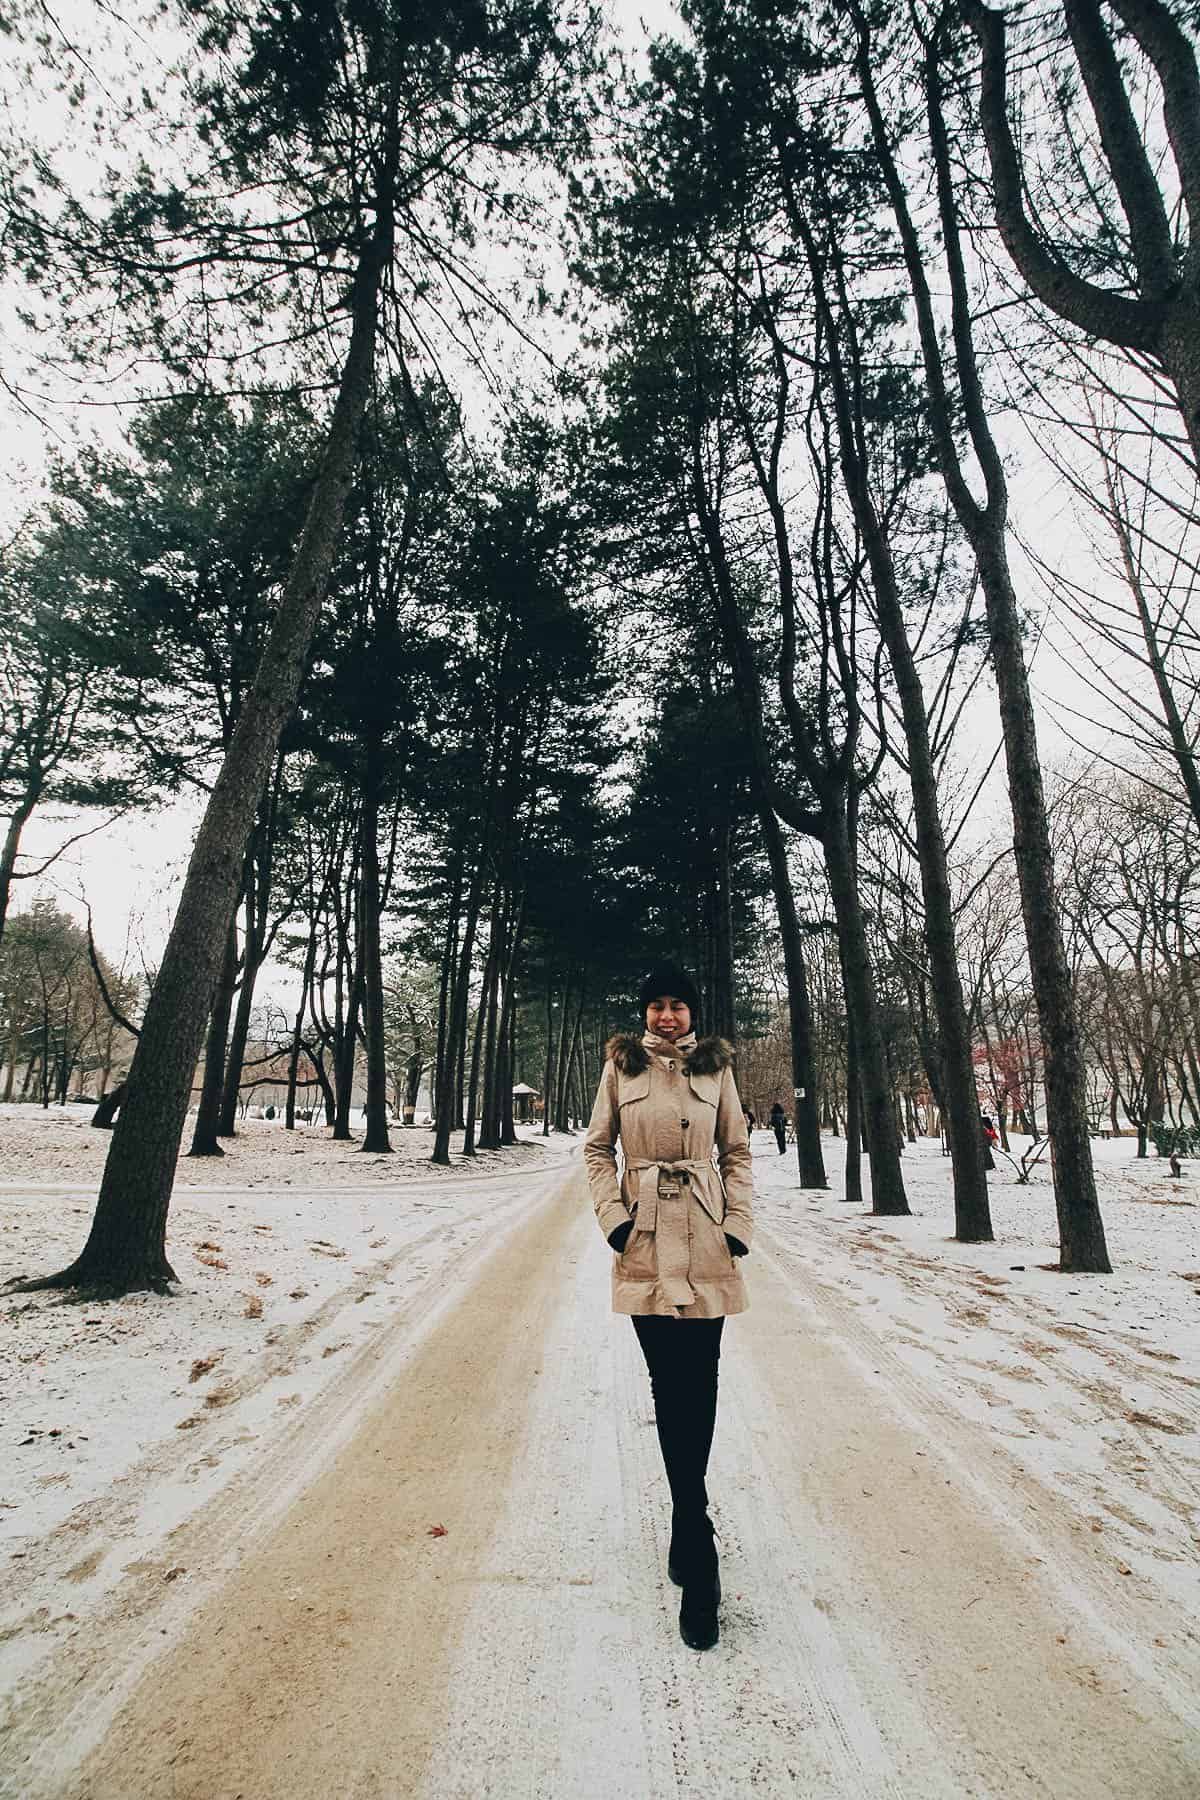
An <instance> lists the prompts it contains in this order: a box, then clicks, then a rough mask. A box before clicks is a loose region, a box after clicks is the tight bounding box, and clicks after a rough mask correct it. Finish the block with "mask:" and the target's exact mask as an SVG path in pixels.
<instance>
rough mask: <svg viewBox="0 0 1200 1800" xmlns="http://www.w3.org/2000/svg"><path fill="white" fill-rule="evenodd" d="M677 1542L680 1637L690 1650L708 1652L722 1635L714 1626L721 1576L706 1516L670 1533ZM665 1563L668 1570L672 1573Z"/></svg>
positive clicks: (708, 1520)
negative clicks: (680, 1593) (680, 1586)
mask: <svg viewBox="0 0 1200 1800" xmlns="http://www.w3.org/2000/svg"><path fill="white" fill-rule="evenodd" d="M671 1537H672V1542H673V1544H674V1543H676V1540H677V1539H678V1542H677V1552H678V1555H677V1560H676V1562H675V1568H676V1570H677V1572H678V1573H677V1575H674V1576H672V1579H673V1580H675V1579H678V1576H680V1575H681V1576H682V1577H683V1579H682V1583H681V1585H682V1588H683V1597H682V1599H681V1601H680V1605H679V1635H680V1637H681V1638H682V1639H683V1641H684V1643H685V1644H686V1645H687V1647H688V1649H689V1650H711V1649H712V1647H713V1645H714V1644H715V1643H716V1642H717V1639H718V1638H719V1637H720V1635H721V1631H720V1627H719V1625H718V1624H717V1608H718V1606H719V1605H720V1604H721V1573H720V1566H719V1564H718V1562H717V1546H716V1545H715V1544H714V1542H713V1527H712V1520H711V1519H710V1518H709V1517H708V1514H707V1513H703V1514H701V1516H700V1517H699V1518H698V1519H694V1520H690V1521H688V1523H687V1525H686V1527H685V1528H684V1530H683V1531H682V1532H679V1530H678V1527H676V1529H674V1530H673V1531H672V1533H671ZM671 1567H672V1565H671V1562H670V1561H668V1564H667V1570H668V1573H670V1571H671Z"/></svg>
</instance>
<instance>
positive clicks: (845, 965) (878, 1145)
mask: <svg viewBox="0 0 1200 1800" xmlns="http://www.w3.org/2000/svg"><path fill="white" fill-rule="evenodd" d="M822 816H823V821H824V835H823V839H822V842H823V846H824V851H825V867H826V870H827V872H828V875H829V888H830V894H831V897H832V899H833V910H834V916H835V917H836V919H837V930H838V952H839V955H840V957H841V964H842V982H843V987H844V990H845V995H846V1011H847V1013H848V1014H849V1015H850V1016H851V1018H852V1019H853V1022H854V1043H855V1048H856V1050H857V1056H858V1069H859V1087H860V1089H861V1102H862V1108H863V1114H864V1123H865V1126H866V1136H867V1154H868V1158H869V1161H870V1165H871V1211H872V1212H873V1213H878V1214H880V1215H883V1216H885V1217H889V1218H895V1217H900V1216H901V1215H903V1214H906V1213H907V1212H908V1210H909V1207H908V1200H907V1198H906V1196H905V1192H904V1176H903V1175H902V1173H901V1170H900V1151H899V1146H898V1144H897V1142H896V1126H895V1120H894V1117H893V1114H892V1096H891V1085H890V1083H889V1081H888V1072H887V1056H886V1052H885V1049H884V1041H883V1027H882V1025H881V1024H880V1020H879V1008H878V1007H877V1005H876V1003H875V982H874V977H873V975H872V971H871V962H870V951H869V949H868V946H867V932H866V925H865V923H864V921H863V914H862V903H861V900H860V897H859V890H858V872H857V869H856V868H855V863H854V853H853V848H852V841H851V835H850V828H849V825H848V821H847V816H846V810H845V807H844V805H842V804H838V803H837V802H835V803H834V804H832V805H828V806H826V807H825V808H824V809H823V815H822Z"/></svg>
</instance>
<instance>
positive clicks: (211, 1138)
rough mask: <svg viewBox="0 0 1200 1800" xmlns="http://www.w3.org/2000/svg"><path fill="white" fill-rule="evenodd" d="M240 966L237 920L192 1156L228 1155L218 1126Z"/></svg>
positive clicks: (211, 1030) (229, 936)
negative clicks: (218, 1134)
mask: <svg viewBox="0 0 1200 1800" xmlns="http://www.w3.org/2000/svg"><path fill="white" fill-rule="evenodd" d="M237 964H238V936H237V922H236V919H231V920H230V922H229V930H228V932H227V933H226V936H225V957H224V961H223V962H222V964H221V974H220V978H219V980H218V982H217V991H216V994H215V995H214V997H213V1008H212V1017H211V1018H210V1019H209V1022H208V1043H207V1045H206V1047H205V1052H204V1080H203V1083H202V1085H201V1088H200V1103H199V1105H198V1106H197V1108H196V1125H195V1130H194V1131H193V1133H192V1147H191V1149H190V1150H189V1151H188V1155H189V1156H224V1154H225V1152H224V1151H223V1150H222V1148H221V1146H220V1144H219V1143H218V1142H217V1125H218V1122H219V1116H220V1111H221V1084H222V1081H223V1079H224V1075H225V1046H226V1044H227V1043H228V1041H229V1015H230V1012H231V1011H232V1010H233V990H234V988H235V987H236V986H237ZM144 1029H145V1027H144V1026H143V1030H144Z"/></svg>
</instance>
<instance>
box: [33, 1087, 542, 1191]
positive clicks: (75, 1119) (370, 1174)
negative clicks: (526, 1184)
mask: <svg viewBox="0 0 1200 1800" xmlns="http://www.w3.org/2000/svg"><path fill="white" fill-rule="evenodd" d="M94 1111H95V1108H94V1107H92V1106H61V1107H60V1106H52V1107H50V1108H49V1109H47V1110H45V1111H43V1109H42V1108H41V1107H40V1106H0V1192H3V1190H4V1188H5V1187H11V1186H12V1185H13V1184H17V1185H20V1186H22V1187H27V1188H32V1187H42V1186H46V1185H47V1184H49V1185H60V1184H62V1183H67V1182H82V1183H88V1184H91V1185H92V1186H96V1185H98V1184H99V1181H100V1177H101V1175H102V1174H103V1172H104V1159H105V1157H106V1156H107V1154H108V1146H109V1145H110V1144H111V1142H112V1134H111V1132H107V1131H96V1130H94V1129H93V1128H92V1126H91V1124H90V1120H91V1116H92V1113H93V1112H94ZM191 1125H192V1121H191V1120H190V1119H189V1120H188V1130H187V1131H186V1132H185V1134H184V1148H185V1149H186V1147H187V1144H188V1143H189V1142H190V1141H191ZM353 1130H354V1140H355V1141H354V1142H353V1143H349V1144H347V1143H340V1144H339V1143H336V1142H335V1141H334V1139H333V1137H332V1135H331V1133H330V1132H329V1131H328V1130H327V1129H326V1128H325V1126H324V1125H304V1124H297V1126H296V1128H295V1130H294V1131H285V1130H284V1128H283V1121H282V1120H281V1119H273V1120H270V1121H268V1120H265V1119H247V1120H246V1121H245V1122H244V1123H243V1124H241V1125H239V1126H238V1132H237V1136H236V1137H233V1138H223V1139H222V1140H221V1142H222V1143H223V1145H224V1146H225V1154H224V1155H223V1156H201V1157H194V1158H193V1157H190V1156H187V1155H183V1156H181V1157H180V1158H179V1172H178V1175H177V1177H176V1185H177V1186H178V1187H189V1188H209V1187H222V1188H225V1187H227V1188H239V1189H246V1188H255V1189H257V1188H263V1187H295V1186H296V1185H297V1184H300V1185H303V1186H308V1187H318V1186H330V1187H340V1186H341V1185H342V1184H343V1183H344V1182H354V1183H358V1184H360V1185H361V1184H363V1183H366V1182H384V1183H388V1182H392V1181H404V1180H407V1179H408V1178H409V1177H412V1176H416V1177H418V1178H419V1179H421V1180H423V1181H429V1180H437V1179H445V1178H446V1176H448V1175H453V1174H455V1173H458V1174H461V1173H462V1172H463V1170H464V1169H466V1168H469V1169H470V1170H471V1171H472V1172H473V1173H483V1172H484V1171H486V1170H488V1169H495V1170H497V1171H498V1172H506V1171H507V1170H510V1169H513V1168H516V1167H519V1166H523V1167H530V1168H535V1167H537V1166H538V1163H539V1159H540V1157H541V1155H542V1145H543V1139H542V1137H541V1128H540V1126H539V1127H533V1126H519V1127H518V1136H519V1137H520V1138H521V1140H522V1142H521V1144H520V1146H519V1147H518V1148H515V1149H508V1150H481V1151H479V1152H478V1153H477V1154H476V1155H475V1157H474V1158H472V1159H467V1160H464V1159H463V1157H462V1156H461V1154H460V1153H459V1151H458V1149H457V1145H458V1144H459V1143H460V1142H461V1138H456V1139H455V1143H454V1147H452V1148H451V1152H450V1167H449V1168H446V1167H444V1166H442V1165H440V1164H439V1165H436V1166H435V1165H434V1164H433V1163H431V1162H430V1161H429V1153H430V1151H431V1150H432V1148H433V1133H432V1131H427V1130H425V1129H423V1128H421V1127H411V1128H409V1129H407V1130H406V1129H405V1128H404V1127H402V1126H396V1125H393V1127H392V1130H391V1141H392V1154H391V1155H390V1156H375V1155H371V1156H364V1155H363V1153H362V1152H361V1151H360V1150H359V1148H358V1140H359V1139H361V1137H362V1121H361V1120H360V1119H357V1118H356V1119H355V1120H354V1121H353Z"/></svg>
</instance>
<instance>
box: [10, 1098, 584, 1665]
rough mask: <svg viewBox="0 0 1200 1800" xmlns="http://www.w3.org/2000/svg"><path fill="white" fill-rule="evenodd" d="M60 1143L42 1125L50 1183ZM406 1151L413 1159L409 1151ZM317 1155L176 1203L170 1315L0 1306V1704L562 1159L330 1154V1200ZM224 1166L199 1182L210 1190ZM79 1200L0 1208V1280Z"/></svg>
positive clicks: (179, 1197)
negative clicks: (59, 1632)
mask: <svg viewBox="0 0 1200 1800" xmlns="http://www.w3.org/2000/svg"><path fill="white" fill-rule="evenodd" d="M5 1110H6V1111H7V1109H5ZM5 1123H7V1120H6V1121H5ZM37 1129H38V1126H37V1124H36V1123H34V1125H33V1127H32V1130H33V1131H36V1130H37ZM268 1129H269V1128H268ZM61 1131H62V1127H61V1124H58V1125H57V1126H55V1124H54V1123H53V1122H52V1123H51V1125H50V1132H51V1134H52V1135H53V1136H54V1137H55V1139H56V1144H55V1148H54V1150H53V1152H52V1156H53V1157H54V1158H56V1159H57V1160H56V1161H54V1162H53V1164H52V1166H53V1167H54V1169H55V1173H57V1174H59V1175H60V1176H61V1174H62V1173H63V1162H62V1158H61V1140H60V1137H59V1134H61ZM261 1135H264V1136H265V1133H264V1134H261ZM404 1135H405V1134H400V1133H397V1137H398V1139H402V1138H403V1136H404ZM411 1135H412V1136H413V1137H417V1136H418V1135H419V1136H420V1137H421V1139H422V1140H424V1152H425V1156H426V1157H427V1155H428V1147H429V1140H428V1134H427V1133H423V1132H422V1133H419V1134H418V1133H413V1134H411ZM91 1136H92V1137H93V1138H100V1139H101V1143H102V1148H103V1147H106V1145H107V1141H108V1140H107V1138H106V1136H105V1135H104V1134H101V1133H98V1132H93V1133H92V1134H91ZM324 1147H325V1146H324V1144H323V1143H322V1142H321V1141H320V1140H316V1139H314V1140H313V1142H312V1145H311V1148H312V1149H314V1150H315V1151H316V1155H315V1156H314V1157H313V1158H312V1159H311V1160H310V1159H309V1158H308V1157H306V1158H305V1161H304V1162H303V1163H301V1164H299V1165H298V1167H297V1165H293V1166H292V1167H293V1173H292V1176H291V1179H292V1183H293V1185H281V1184H278V1183H273V1182H269V1181H268V1180H266V1179H260V1183H259V1184H256V1185H254V1186H253V1187H249V1186H243V1187H241V1188H235V1187H234V1186H233V1185H230V1184H225V1185H221V1186H217V1185H208V1186H199V1185H190V1186H188V1185H184V1184H180V1185H179V1186H178V1187H177V1188H176V1191H175V1196H174V1200H173V1204H172V1209H171V1216H170V1221H169V1238H168V1250H169V1254H170V1256H171V1259H172V1263H173V1266H174V1268H175V1270H176V1273H177V1274H178V1276H179V1279H180V1288H179V1290H178V1292H176V1293H175V1294H174V1295H173V1296H172V1297H171V1298H169V1299H164V1298H160V1297H159V1296H157V1295H150V1294H132V1295H129V1296H127V1297H125V1298H124V1299H121V1300H118V1301H113V1302H109V1303H106V1304H103V1305H79V1304H77V1303H73V1302H67V1303H64V1301H63V1299H62V1296H60V1295H56V1294H53V1293H42V1294H13V1293H10V1294H3V1293H0V1663H3V1665H4V1666H5V1668H6V1674H5V1678H4V1679H3V1680H0V1689H2V1688H4V1687H6V1686H8V1685H10V1677H11V1676H13V1675H19V1674H20V1673H21V1672H23V1670H24V1669H26V1668H27V1667H29V1666H30V1665H31V1662H32V1661H34V1660H36V1659H37V1657H38V1656H39V1655H40V1654H41V1653H43V1652H44V1650H45V1649H46V1647H47V1645H46V1643H45V1641H43V1642H42V1643H41V1644H39V1643H38V1641H37V1640H38V1638H39V1637H41V1638H42V1639H43V1640H45V1638H46V1637H47V1635H49V1636H51V1637H52V1636H53V1632H54V1628H55V1627H56V1626H62V1625H72V1624H74V1623H75V1621H76V1619H77V1618H78V1617H79V1616H81V1615H82V1613H83V1612H84V1611H86V1609H87V1607H88V1606H89V1605H90V1604H93V1603H94V1602H95V1601H96V1600H98V1599H99V1597H100V1595H101V1593H102V1592H103V1591H104V1590H106V1589H107V1588H108V1587H110V1586H111V1585H112V1584H113V1582H115V1581H116V1580H117V1579H118V1578H119V1576H120V1574H121V1573H122V1571H123V1570H124V1569H127V1568H128V1567H130V1566H142V1565H144V1564H145V1563H146V1561H147V1559H152V1558H153V1557H154V1555H155V1554H156V1551H157V1549H158V1547H159V1545H161V1544H162V1542H163V1541H164V1540H165V1539H166V1537H167V1535H168V1534H169V1532H170V1531H171V1530H172V1529H173V1528H174V1526H175V1525H177V1524H178V1523H179V1522H180V1521H181V1520H182V1519H184V1518H186V1517H187V1516H189V1515H190V1513H192V1512H194V1511H195V1510H196V1508H197V1507H198V1506H199V1505H200V1504H202V1503H203V1502H204V1501H205V1500H206V1499H208V1498H210V1497H211V1494H212V1493H213V1492H214V1491H215V1490H216V1488H218V1487H219V1486H220V1485H222V1484H223V1483H224V1482H225V1481H226V1480H228V1479H229V1478H230V1477H231V1476H232V1475H234V1474H236V1473H237V1472H238V1471H239V1470H240V1469H242V1468H244V1467H245V1466H246V1464H247V1463H248V1462H249V1461H250V1459H251V1458H253V1459H261V1458H263V1457H264V1456H269V1455H270V1452H271V1446H272V1444H273V1443H274V1442H276V1441H277V1440H278V1437H279V1435H280V1433H281V1432H282V1431H284V1430H286V1429H287V1428H288V1426H289V1425H290V1424H291V1423H292V1422H293V1421H295V1420H296V1419H297V1418H298V1417H300V1416H301V1415H303V1414H304V1413H305V1411H306V1409H308V1408H309V1407H310V1406H311V1405H312V1403H313V1401H314V1400H315V1399H316V1398H317V1397H318V1396H319V1395H320V1394H322V1393H323V1392H324V1391H325V1390H326V1389H327V1388H328V1387H329V1386H330V1384H331V1383H332V1382H334V1381H336V1380H337V1379H338V1376H339V1372H340V1371H341V1370H343V1369H344V1368H345V1367H346V1365H347V1364H348V1363H350V1362H351V1361H352V1360H353V1359H354V1358H355V1357H356V1356H357V1355H359V1354H360V1353H368V1354H369V1353H370V1352H371V1349H372V1345H373V1341H374V1340H375V1339H376V1337H377V1336H378V1334H380V1333H382V1332H384V1331H385V1330H386V1329H387V1327H388V1325H389V1323H390V1321H391V1320H392V1319H393V1318H394V1317H395V1316H396V1315H397V1313H398V1312H399V1311H400V1310H401V1309H403V1308H404V1307H405V1306H406V1304H407V1303H408V1302H409V1301H410V1300H412V1299H413V1298H414V1297H415V1296H420V1295H421V1294H423V1292H424V1291H425V1290H426V1289H427V1288H432V1289H437V1287H438V1285H439V1284H438V1275H439V1272H440V1271H441V1270H443V1269H444V1268H446V1267H447V1266H448V1265H451V1264H452V1263H454V1262H455V1261H457V1260H458V1259H460V1258H461V1257H463V1256H464V1255H468V1254H470V1253H471V1252H472V1251H473V1250H475V1249H476V1248H477V1247H484V1246H485V1243H486V1240H487V1239H488V1237H489V1235H491V1234H492V1233H494V1232H496V1231H502V1232H503V1231H508V1230H511V1229H512V1228H513V1227H514V1226H515V1225H516V1224H518V1223H519V1220H520V1217H521V1215H522V1213H523V1211H524V1209H525V1208H526V1207H527V1206H528V1205H529V1204H530V1202H531V1199H533V1198H534V1197H536V1196H537V1195H538V1194H540V1193H543V1192H546V1191H548V1184H549V1185H550V1186H552V1185H554V1183H556V1182H557V1181H558V1180H560V1179H561V1174H562V1171H563V1170H564V1169H565V1166H566V1162H567V1159H568V1157H569V1155H570V1152H571V1149H572V1148H573V1147H574V1140H572V1139H562V1138H558V1139H551V1140H550V1141H549V1144H548V1145H546V1146H543V1144H542V1141H541V1140H540V1139H537V1140H536V1141H527V1142H523V1143H522V1144H521V1145H519V1146H518V1147H516V1148H515V1149H514V1150H511V1151H509V1152H508V1153H507V1155H506V1156H505V1154H504V1153H501V1155H500V1156H492V1157H489V1158H488V1159H487V1162H486V1164H485V1166H484V1167H483V1168H481V1169H479V1170H478V1172H476V1171H475V1170H473V1169H471V1167H470V1165H469V1164H467V1165H465V1166H464V1165H461V1164H460V1165H459V1167H458V1168H457V1169H456V1170H454V1171H453V1172H452V1178H451V1179H449V1180H447V1179H446V1177H445V1174H444V1172H441V1171H434V1170H433V1169H432V1168H431V1167H430V1166H429V1165H428V1163H427V1162H425V1163H423V1164H422V1163H421V1162H419V1161H418V1160H417V1159H416V1156H415V1154H414V1155H412V1156H409V1157H401V1156H396V1157H394V1158H386V1157H385V1158H379V1159H375V1158H367V1157H362V1156H359V1157H357V1160H355V1152H354V1148H353V1146H347V1145H338V1146H336V1148H337V1150H338V1151H339V1152H340V1167H338V1168H337V1177H338V1179H337V1180H336V1184H335V1183H334V1182H331V1179H330V1178H331V1175H332V1174H333V1172H334V1171H333V1168H332V1166H331V1162H330V1160H328V1159H327V1158H326V1157H324V1156H323V1155H322V1150H323V1149H324ZM241 1149H242V1153H243V1154H242V1164H243V1168H242V1181H243V1183H244V1182H245V1181H246V1175H247V1172H248V1169H247V1165H249V1168H250V1169H252V1170H254V1171H255V1172H258V1170H260V1169H263V1168H265V1169H267V1170H269V1169H270V1168H272V1166H273V1165H274V1162H275V1158H276V1156H277V1153H276V1152H275V1151H273V1149H271V1148H270V1147H269V1146H268V1147H267V1148H266V1150H265V1152H263V1153H261V1154H260V1155H259V1158H258V1160H257V1162H255V1161H254V1160H253V1156H254V1153H253V1147H252V1141H251V1134H249V1133H248V1134H247V1141H246V1142H245V1143H243V1144H242V1145H241ZM89 1152H90V1145H89V1146H88V1148H87V1150H85V1151H84V1152H83V1153H82V1154H83V1155H87V1154H88V1153H89ZM483 1160H484V1159H482V1158H481V1159H480V1162H483ZM232 1162H233V1158H232V1157H227V1158H225V1159H224V1162H223V1163H221V1164H216V1165H214V1164H213V1163H212V1162H208V1161H206V1162H205V1163H203V1164H201V1165H200V1167H201V1168H202V1169H203V1170H204V1171H205V1173H208V1172H209V1171H213V1170H214V1168H216V1169H220V1170H221V1172H222V1174H229V1173H232V1170H231V1168H230V1165H231V1164H232ZM372 1165H376V1166H372ZM377 1165H382V1167H379V1166H377ZM193 1166H195V1165H193ZM0 1168H3V1169H4V1171H5V1173H6V1174H8V1173H10V1170H11V1162H8V1161H7V1159H5V1160H3V1161H0ZM300 1170H302V1171H303V1177H301V1174H300V1172H299V1171H300ZM501 1170H503V1171H504V1172H503V1173H501V1172H500V1171H501ZM381 1176H384V1177H396V1179H387V1178H383V1179H381ZM10 1180H11V1176H10ZM95 1181H96V1176H95V1173H94V1171H93V1172H92V1173H91V1174H90V1178H88V1179H80V1180H78V1181H77V1183H75V1184H74V1185H72V1186H70V1187H67V1188H65V1189H64V1188H63V1187H62V1186H61V1185H59V1186H54V1187H48V1186H42V1187H41V1188H38V1187H37V1186H35V1185H34V1184H33V1183H32V1182H31V1183H30V1184H29V1185H27V1186H22V1187H19V1188H18V1187H15V1186H13V1185H8V1184H6V1185H5V1187H4V1188H3V1189H2V1190H0V1283H3V1282H5V1281H7V1280H9V1279H11V1278H12V1277H13V1276H16V1275H21V1274H26V1273H30V1272H34V1271H49V1270H52V1269H54V1268H58V1267H62V1266H63V1264H64V1263H65V1262H68V1261H69V1260H70V1258H71V1256H72V1255H73V1254H75V1253H76V1252H77V1251H78V1249H79V1247H80V1244H81V1243H82V1241H83V1237H84V1235H85V1234H86V1230H87V1226H88V1223H89V1220H90V1217H91V1212H92V1207H93V1204H94V1197H95Z"/></svg>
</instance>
